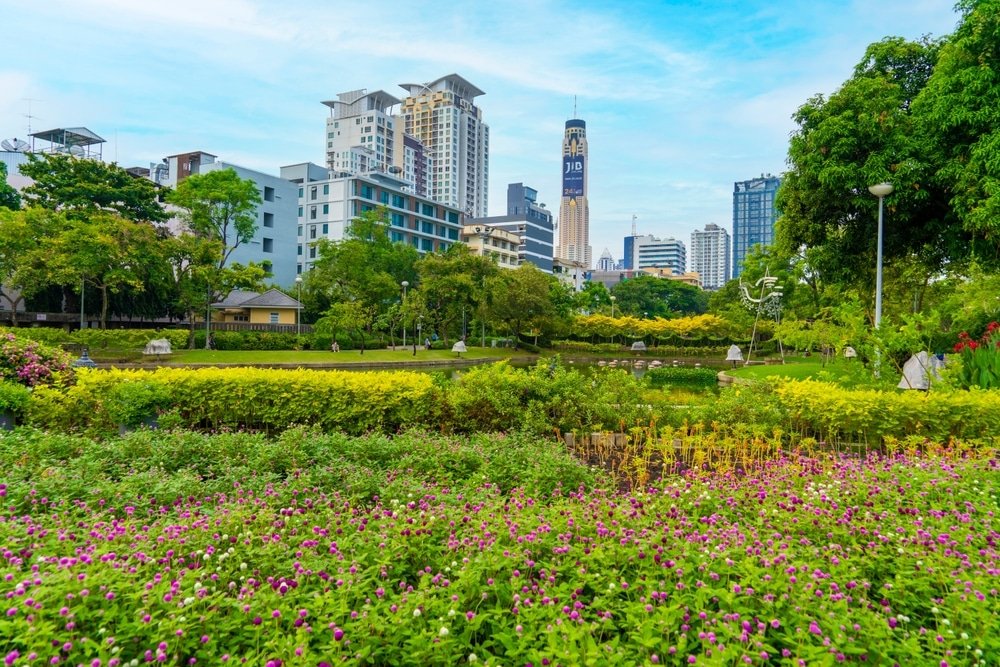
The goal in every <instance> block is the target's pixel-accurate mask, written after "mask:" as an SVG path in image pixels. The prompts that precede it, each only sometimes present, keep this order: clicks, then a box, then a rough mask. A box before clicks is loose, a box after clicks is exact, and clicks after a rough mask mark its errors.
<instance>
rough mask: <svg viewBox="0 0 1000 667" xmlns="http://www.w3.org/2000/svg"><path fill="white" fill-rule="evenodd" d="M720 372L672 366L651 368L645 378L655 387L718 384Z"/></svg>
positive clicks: (709, 369)
mask: <svg viewBox="0 0 1000 667" xmlns="http://www.w3.org/2000/svg"><path fill="white" fill-rule="evenodd" d="M718 373H719V371H718V370H716V369H714V368H693V367H690V366H676V367H675V366H670V367H667V368H651V369H649V370H647V371H646V374H645V375H644V376H643V377H644V378H646V380H647V381H648V382H649V384H650V385H652V386H653V387H662V386H664V385H668V384H676V383H681V384H712V385H714V384H718V382H719V378H718Z"/></svg>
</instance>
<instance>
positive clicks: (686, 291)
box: [611, 276, 708, 317]
mask: <svg viewBox="0 0 1000 667" xmlns="http://www.w3.org/2000/svg"><path fill="white" fill-rule="evenodd" d="M611 294H612V295H613V296H614V297H615V306H616V309H617V312H618V314H620V315H632V316H634V317H643V316H644V315H648V316H649V317H670V316H671V314H676V313H681V314H692V315H693V314H697V313H704V312H705V310H706V309H707V307H708V294H707V293H705V292H703V291H702V290H700V289H698V288H697V287H694V286H693V285H687V284H685V283H682V282H680V281H678V280H670V279H668V278H657V277H656V276H636V277H635V278H629V279H628V280H623V281H622V282H620V283H618V284H617V285H615V286H614V287H612V288H611Z"/></svg>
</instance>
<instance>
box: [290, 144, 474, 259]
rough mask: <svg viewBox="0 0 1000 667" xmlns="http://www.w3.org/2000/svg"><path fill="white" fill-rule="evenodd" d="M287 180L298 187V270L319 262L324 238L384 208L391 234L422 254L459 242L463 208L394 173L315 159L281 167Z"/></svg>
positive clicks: (340, 233) (334, 237)
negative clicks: (346, 168) (424, 193)
mask: <svg viewBox="0 0 1000 667" xmlns="http://www.w3.org/2000/svg"><path fill="white" fill-rule="evenodd" d="M281 176H282V178H286V179H288V181H289V183H291V184H292V186H293V187H294V188H297V189H298V197H297V201H298V250H297V251H296V252H297V255H296V252H293V253H292V256H293V258H294V257H296V256H297V257H298V264H299V268H298V270H299V271H300V272H304V271H308V270H309V269H310V268H311V267H312V264H313V263H314V262H315V261H316V258H317V250H316V242H317V241H318V240H319V239H329V240H331V241H340V240H342V239H343V238H344V237H345V234H346V232H347V230H348V228H349V227H350V223H351V221H352V220H354V218H357V217H358V216H360V215H361V214H362V213H364V212H366V211H371V210H373V209H375V208H377V207H379V206H384V207H385V208H386V211H387V216H388V218H387V220H386V223H387V224H388V225H389V238H390V239H391V240H392V241H393V242H394V243H409V244H411V245H412V246H413V247H414V248H416V249H417V250H418V251H419V252H421V253H425V252H434V251H444V250H447V248H448V247H449V246H450V245H451V244H453V243H457V242H458V241H459V236H460V234H461V231H462V219H463V216H462V212H461V211H459V210H458V209H457V208H453V207H449V206H445V205H443V204H441V203H439V202H436V201H433V200H431V199H428V198H426V197H420V196H417V195H415V194H413V192H412V191H410V189H409V184H408V181H406V180H404V179H402V178H400V177H398V176H395V175H393V174H389V173H383V172H370V173H368V174H346V175H345V174H337V173H335V172H327V171H326V170H324V169H323V168H322V167H319V166H318V165H315V164H311V163H301V164H294V165H289V166H287V167H282V168H281Z"/></svg>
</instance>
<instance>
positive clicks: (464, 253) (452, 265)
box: [416, 243, 501, 341]
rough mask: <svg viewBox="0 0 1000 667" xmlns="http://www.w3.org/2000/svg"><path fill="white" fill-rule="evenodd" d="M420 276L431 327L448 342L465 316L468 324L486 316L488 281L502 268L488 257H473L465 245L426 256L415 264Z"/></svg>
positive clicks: (454, 246)
mask: <svg viewBox="0 0 1000 667" xmlns="http://www.w3.org/2000/svg"><path fill="white" fill-rule="evenodd" d="M416 268H417V273H418V274H419V276H420V293H421V294H422V296H423V304H424V305H425V308H426V312H425V315H426V317H427V318H428V320H429V321H428V325H429V326H431V327H433V329H434V330H435V331H437V332H438V333H439V334H440V335H441V337H442V338H444V339H445V341H447V340H448V336H449V334H450V333H451V332H452V331H456V330H458V329H459V327H458V324H459V323H460V322H462V318H463V314H464V315H465V319H466V321H467V322H468V321H471V320H472V318H473V317H474V316H478V317H479V318H480V321H482V317H483V316H484V315H485V313H486V304H485V301H486V300H487V294H486V289H485V288H486V285H487V279H488V278H489V277H490V276H494V275H496V274H497V272H498V271H500V270H501V269H500V268H499V267H497V265H496V263H495V262H494V261H493V260H492V259H491V258H489V257H482V256H480V255H477V254H473V253H472V252H471V251H470V250H469V247H468V246H466V245H464V244H457V243H456V244H455V245H452V246H451V247H449V248H448V250H446V251H445V252H440V253H430V254H427V255H424V256H423V257H421V258H420V260H419V261H418V262H417V264H416Z"/></svg>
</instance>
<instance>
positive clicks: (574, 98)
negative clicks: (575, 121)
mask: <svg viewBox="0 0 1000 667" xmlns="http://www.w3.org/2000/svg"><path fill="white" fill-rule="evenodd" d="M573 118H576V95H574V96H573Z"/></svg>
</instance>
